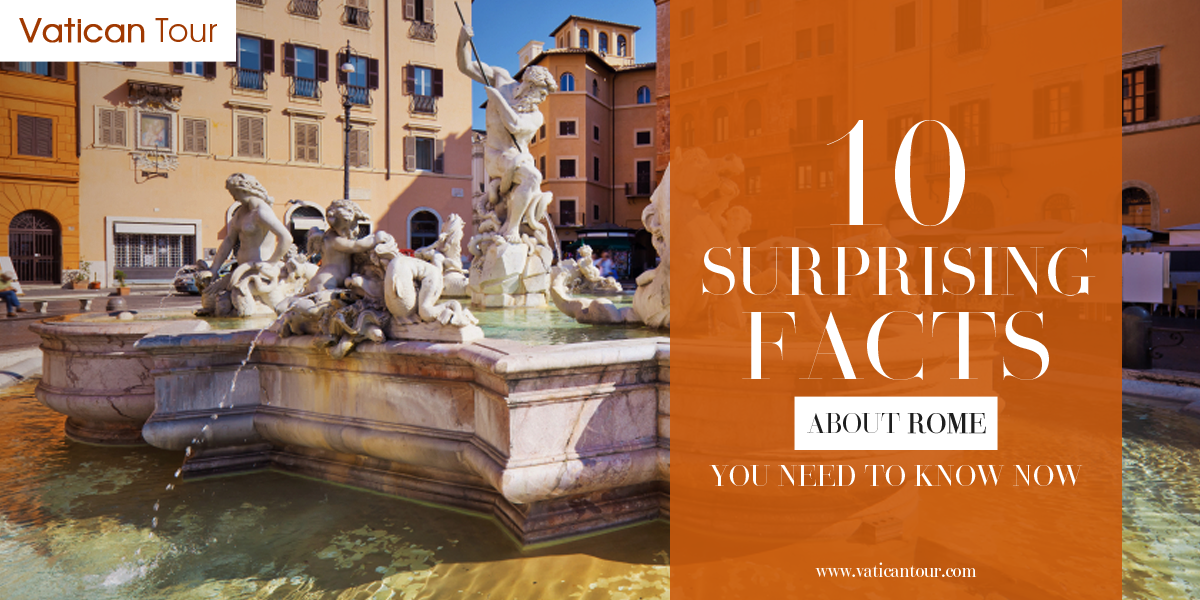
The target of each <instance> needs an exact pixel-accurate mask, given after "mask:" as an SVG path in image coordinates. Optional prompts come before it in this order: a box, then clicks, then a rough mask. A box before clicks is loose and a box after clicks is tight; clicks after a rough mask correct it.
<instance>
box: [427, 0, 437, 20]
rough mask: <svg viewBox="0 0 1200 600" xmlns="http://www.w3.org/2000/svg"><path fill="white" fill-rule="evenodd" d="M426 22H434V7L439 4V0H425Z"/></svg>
mask: <svg viewBox="0 0 1200 600" xmlns="http://www.w3.org/2000/svg"><path fill="white" fill-rule="evenodd" d="M424 4H425V22H426V23H433V7H434V5H436V4H437V0H425V3H424Z"/></svg>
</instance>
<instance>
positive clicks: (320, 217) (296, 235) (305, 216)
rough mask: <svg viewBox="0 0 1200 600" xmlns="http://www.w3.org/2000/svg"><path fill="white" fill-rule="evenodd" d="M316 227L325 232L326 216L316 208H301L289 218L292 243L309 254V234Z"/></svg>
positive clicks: (294, 211)
mask: <svg viewBox="0 0 1200 600" xmlns="http://www.w3.org/2000/svg"><path fill="white" fill-rule="evenodd" d="M313 227H316V228H317V229H320V230H322V231H324V230H325V229H326V228H327V227H328V226H327V225H326V224H325V215H324V214H323V213H321V209H319V208H317V207H315V206H307V205H306V206H299V207H297V208H296V210H293V211H292V214H291V215H289V216H288V229H289V230H291V232H292V241H293V242H294V243H295V244H296V248H297V249H299V250H300V251H301V252H305V253H307V252H308V232H309V231H310V230H311V229H312V228H313Z"/></svg>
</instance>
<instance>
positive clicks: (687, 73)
mask: <svg viewBox="0 0 1200 600" xmlns="http://www.w3.org/2000/svg"><path fill="white" fill-rule="evenodd" d="M679 68H680V85H681V86H682V87H684V88H690V87H692V86H693V85H696V69H695V67H694V66H693V65H692V62H691V61H688V62H685V63H683V64H682V65H680V66H679Z"/></svg>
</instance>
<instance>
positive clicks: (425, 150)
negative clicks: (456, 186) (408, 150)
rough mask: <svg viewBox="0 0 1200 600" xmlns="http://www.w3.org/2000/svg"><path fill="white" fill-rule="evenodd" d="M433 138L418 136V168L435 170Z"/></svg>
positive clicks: (420, 169)
mask: <svg viewBox="0 0 1200 600" xmlns="http://www.w3.org/2000/svg"><path fill="white" fill-rule="evenodd" d="M433 141H434V140H433V138H427V137H418V138H417V170H418V171H433V150H434V149H433Z"/></svg>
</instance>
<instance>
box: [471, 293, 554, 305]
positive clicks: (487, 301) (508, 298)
mask: <svg viewBox="0 0 1200 600" xmlns="http://www.w3.org/2000/svg"><path fill="white" fill-rule="evenodd" d="M471 306H475V307H482V308H522V307H531V308H540V307H543V306H546V294H545V293H543V292H538V293H536V294H471Z"/></svg>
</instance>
